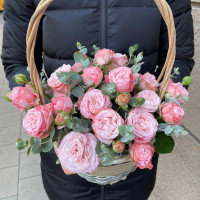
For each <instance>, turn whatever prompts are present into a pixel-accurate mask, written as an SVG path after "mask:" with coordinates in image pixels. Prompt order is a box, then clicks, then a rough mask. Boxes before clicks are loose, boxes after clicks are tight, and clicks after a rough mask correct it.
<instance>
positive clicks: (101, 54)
mask: <svg viewBox="0 0 200 200" xmlns="http://www.w3.org/2000/svg"><path fill="white" fill-rule="evenodd" d="M113 56H114V52H113V51H112V50H110V49H101V50H98V51H97V53H96V54H95V57H94V62H95V63H96V64H98V65H107V64H109V62H111V61H112V60H113Z"/></svg>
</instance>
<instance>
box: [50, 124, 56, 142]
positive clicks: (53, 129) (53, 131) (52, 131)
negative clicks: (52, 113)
mask: <svg viewBox="0 0 200 200" xmlns="http://www.w3.org/2000/svg"><path fill="white" fill-rule="evenodd" d="M55 133H56V130H55V128H54V127H53V128H52V129H51V131H50V138H51V139H53V137H54V135H55Z"/></svg>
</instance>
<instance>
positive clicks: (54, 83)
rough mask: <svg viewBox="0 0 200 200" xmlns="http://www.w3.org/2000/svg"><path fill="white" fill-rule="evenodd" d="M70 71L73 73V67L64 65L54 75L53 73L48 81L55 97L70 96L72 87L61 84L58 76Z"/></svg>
mask: <svg viewBox="0 0 200 200" xmlns="http://www.w3.org/2000/svg"><path fill="white" fill-rule="evenodd" d="M69 71H71V66H70V65H63V66H62V67H59V68H58V69H57V70H56V71H55V72H54V73H52V74H51V76H50V78H49V79H48V80H47V84H48V86H49V87H50V88H51V89H52V90H53V93H54V96H59V95H60V94H68V93H69V92H70V85H68V84H64V83H61V82H60V81H59V79H58V76H57V74H56V73H59V72H69Z"/></svg>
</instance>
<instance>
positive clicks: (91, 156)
mask: <svg viewBox="0 0 200 200" xmlns="http://www.w3.org/2000/svg"><path fill="white" fill-rule="evenodd" d="M96 145H97V139H96V137H95V136H94V135H93V134H92V133H86V134H83V133H79V132H73V131H72V132H70V133H68V134H66V135H65V136H64V138H63V139H62V140H61V143H60V145H59V147H58V157H59V159H60V162H61V164H62V166H63V167H64V168H66V169H68V170H70V171H72V172H74V173H91V172H93V171H94V170H95V169H97V167H98V165H99V163H100V160H99V158H98V156H97V154H96V151H95V148H96Z"/></svg>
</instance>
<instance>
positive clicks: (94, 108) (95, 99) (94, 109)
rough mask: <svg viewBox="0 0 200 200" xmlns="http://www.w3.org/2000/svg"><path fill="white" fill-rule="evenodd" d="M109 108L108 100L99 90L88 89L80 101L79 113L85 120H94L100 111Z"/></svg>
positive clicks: (109, 102) (110, 104)
mask: <svg viewBox="0 0 200 200" xmlns="http://www.w3.org/2000/svg"><path fill="white" fill-rule="evenodd" d="M111 106H112V103H111V101H110V98H109V97H108V96H106V95H104V94H102V92H101V90H98V89H90V90H89V91H87V92H86V94H85V95H84V97H83V99H82V101H81V104H80V111H81V114H82V115H83V116H84V117H85V118H88V119H94V117H95V116H96V115H97V114H98V113H99V112H100V111H102V110H103V109H106V108H110V107H111Z"/></svg>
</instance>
